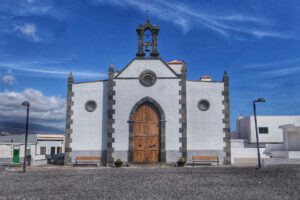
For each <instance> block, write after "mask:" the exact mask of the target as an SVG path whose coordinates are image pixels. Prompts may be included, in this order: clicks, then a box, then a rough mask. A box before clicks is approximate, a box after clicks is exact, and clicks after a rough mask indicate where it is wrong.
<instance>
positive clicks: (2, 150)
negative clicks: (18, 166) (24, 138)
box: [0, 143, 36, 162]
mask: <svg viewBox="0 0 300 200" xmlns="http://www.w3.org/2000/svg"><path fill="white" fill-rule="evenodd" d="M24 148H25V145H24V144H20V143H0V161H1V159H3V158H12V157H13V150H14V149H19V150H20V152H19V157H20V158H21V157H22V158H23V157H24ZM27 149H30V155H31V156H32V159H34V158H35V155H36V154H35V150H36V146H35V144H32V143H29V144H27ZM20 162H23V161H22V160H20Z"/></svg>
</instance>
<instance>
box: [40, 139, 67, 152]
mask: <svg viewBox="0 0 300 200" xmlns="http://www.w3.org/2000/svg"><path fill="white" fill-rule="evenodd" d="M41 147H46V154H50V153H51V147H55V153H57V147H61V148H62V153H64V149H65V148H64V141H47V140H46V141H38V142H37V144H36V154H41V152H40V150H41Z"/></svg>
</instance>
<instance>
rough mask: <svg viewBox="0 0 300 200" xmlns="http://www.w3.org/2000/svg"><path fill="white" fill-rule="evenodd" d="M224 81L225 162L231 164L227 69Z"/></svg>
mask: <svg viewBox="0 0 300 200" xmlns="http://www.w3.org/2000/svg"><path fill="white" fill-rule="evenodd" d="M223 82H224V92H222V95H223V96H224V101H223V102H222V104H223V105H224V110H223V114H224V118H223V123H224V125H225V128H224V129H223V133H224V134H225V137H224V142H225V146H224V148H223V150H224V152H225V158H224V164H230V163H231V147H230V139H231V135H230V105H229V76H228V74H227V72H226V70H225V72H224V76H223Z"/></svg>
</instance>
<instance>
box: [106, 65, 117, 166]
mask: <svg viewBox="0 0 300 200" xmlns="http://www.w3.org/2000/svg"><path fill="white" fill-rule="evenodd" d="M108 78H109V79H108V106H107V108H108V109H107V114H108V115H107V119H108V124H107V144H106V145H107V152H106V154H107V158H106V160H107V165H109V166H110V165H112V163H113V162H114V158H113V153H114V148H113V143H114V141H115V138H114V133H115V129H114V128H113V125H114V123H115V119H114V114H115V109H114V108H113V106H114V105H115V104H116V100H115V99H114V96H115V95H116V92H115V90H114V88H115V85H116V82H115V81H114V78H115V69H114V65H113V64H110V66H109V69H108Z"/></svg>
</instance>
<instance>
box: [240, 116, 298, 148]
mask: <svg viewBox="0 0 300 200" xmlns="http://www.w3.org/2000/svg"><path fill="white" fill-rule="evenodd" d="M285 124H296V125H300V116H257V130H258V134H259V142H260V143H268V144H270V143H283V134H282V129H280V128H279V126H282V125H285ZM236 134H237V138H241V139H247V140H248V142H249V143H256V136H255V123H254V116H248V117H239V118H238V119H237V121H236Z"/></svg>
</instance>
